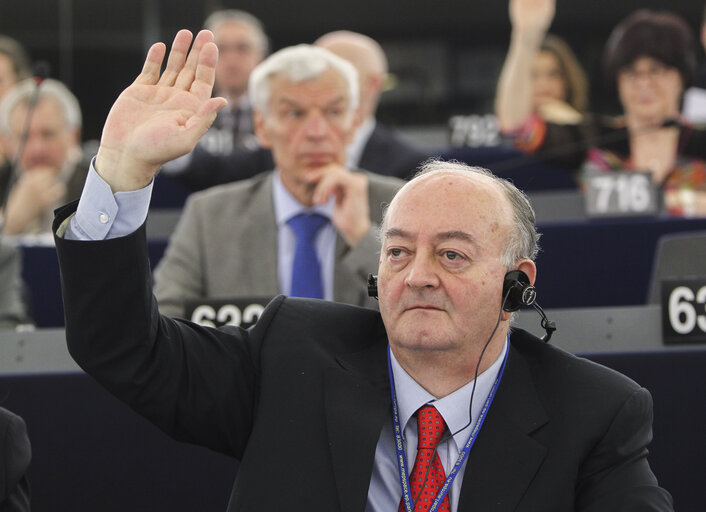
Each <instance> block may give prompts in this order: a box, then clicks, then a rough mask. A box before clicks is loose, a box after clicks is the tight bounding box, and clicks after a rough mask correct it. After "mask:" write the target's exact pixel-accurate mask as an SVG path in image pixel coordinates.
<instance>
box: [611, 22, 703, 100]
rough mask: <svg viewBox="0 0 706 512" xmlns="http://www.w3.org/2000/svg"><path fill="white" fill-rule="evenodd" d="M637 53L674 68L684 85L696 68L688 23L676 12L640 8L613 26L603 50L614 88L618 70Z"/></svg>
mask: <svg viewBox="0 0 706 512" xmlns="http://www.w3.org/2000/svg"><path fill="white" fill-rule="evenodd" d="M640 57H650V58H652V59H655V60H657V61H659V62H661V63H662V64H664V65H665V66H668V67H671V68H675V69H676V70H677V71H678V72H679V75H680V76H681V80H682V85H683V87H684V89H686V88H687V87H689V85H691V80H692V77H693V74H694V69H695V68H696V47H695V43H694V37H693V35H692V33H691V28H690V27H689V25H688V24H687V23H686V22H685V21H684V20H683V19H682V18H680V17H679V16H677V15H676V14H672V13H670V12H666V11H650V10H648V9H640V10H638V11H635V12H634V13H632V14H630V15H629V16H628V17H627V18H625V19H624V20H623V21H621V22H620V23H618V25H617V26H616V27H615V28H614V29H613V32H612V33H611V34H610V37H609V38H608V42H607V43H606V47H605V52H604V54H603V69H604V73H605V78H606V83H607V85H608V86H609V88H610V89H611V90H614V89H615V87H616V84H617V80H618V73H619V72H620V71H621V70H622V69H624V68H626V67H629V66H631V65H632V64H633V63H634V62H635V61H636V60H637V59H639V58H640Z"/></svg>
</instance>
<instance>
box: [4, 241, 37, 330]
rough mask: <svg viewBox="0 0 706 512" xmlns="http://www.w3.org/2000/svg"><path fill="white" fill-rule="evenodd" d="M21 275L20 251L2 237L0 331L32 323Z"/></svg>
mask: <svg viewBox="0 0 706 512" xmlns="http://www.w3.org/2000/svg"><path fill="white" fill-rule="evenodd" d="M21 275H22V272H21V261H20V253H19V250H18V249H17V247H14V246H12V245H10V244H8V243H7V242H5V241H4V240H3V239H2V237H1V236H0V330H3V329H15V328H16V327H18V326H20V325H26V324H28V323H30V322H29V317H28V316H27V308H26V306H25V302H24V300H23V297H24V283H23V282H22V277H21Z"/></svg>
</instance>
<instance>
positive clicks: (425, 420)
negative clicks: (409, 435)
mask: <svg viewBox="0 0 706 512" xmlns="http://www.w3.org/2000/svg"><path fill="white" fill-rule="evenodd" d="M417 426H418V432H419V441H418V442H417V458H416V459H415V460H414V468H412V474H411V475H410V477H409V487H410V490H411V493H412V501H413V502H414V512H425V511H427V510H429V507H431V504H432V503H433V502H434V498H436V495H437V494H438V493H439V489H441V486H442V485H444V482H445V481H446V473H445V472H444V467H443V466H442V465H441V459H440V458H439V454H438V453H436V446H437V445H438V444H439V440H440V439H441V436H442V435H443V434H444V432H445V431H446V423H445V422H444V418H442V417H441V414H439V411H437V410H436V407H434V406H433V405H425V406H423V407H421V408H420V409H419V410H418V411H417ZM430 466H431V467H430ZM439 510H441V511H444V512H449V511H450V510H451V508H450V506H449V495H448V494H447V495H446V496H445V497H444V501H442V502H441V506H440V507H439ZM398 512H404V498H403V499H402V500H400V506H399V509H398Z"/></svg>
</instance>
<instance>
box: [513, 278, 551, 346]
mask: <svg viewBox="0 0 706 512" xmlns="http://www.w3.org/2000/svg"><path fill="white" fill-rule="evenodd" d="M522 306H532V307H533V308H534V309H535V310H536V311H537V313H539V316H541V317H542V321H541V324H542V328H543V329H544V330H545V332H546V334H545V335H544V336H542V341H543V342H545V343H548V342H549V340H550V339H551V337H552V334H554V331H556V324H555V323H554V322H552V321H551V320H549V319H548V318H547V315H546V314H545V313H544V310H543V309H542V307H541V306H540V305H539V304H537V290H536V289H535V288H534V286H532V285H531V284H530V280H529V277H527V274H525V273H524V272H522V270H511V271H509V272H508V273H507V274H505V280H504V281H503V303H502V307H503V311H508V312H513V311H517V310H518V309H520V308H521V307H522Z"/></svg>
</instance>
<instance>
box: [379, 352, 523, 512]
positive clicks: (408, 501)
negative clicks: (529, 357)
mask: <svg viewBox="0 0 706 512" xmlns="http://www.w3.org/2000/svg"><path fill="white" fill-rule="evenodd" d="M509 351H510V350H509V347H508V348H507V350H505V357H504V358H503V363H502V366H501V367H500V371H498V376H497V377H496V378H495V382H494V383H493V387H492V388H491V389H490V393H489V394H488V398H486V400H485V403H484V404H483V408H482V409H481V411H480V415H479V416H478V421H476V423H475V425H474V426H473V430H472V431H471V435H470V436H469V438H468V442H466V446H464V448H463V450H461V452H460V453H459V454H458V459H456V463H455V464H454V466H453V468H452V469H451V471H450V472H449V476H448V477H446V481H445V482H444V485H442V486H441V489H439V493H438V494H437V495H436V498H435V499H434V501H433V503H432V504H431V506H430V507H429V512H436V511H437V510H438V509H439V507H440V506H441V502H442V501H444V498H445V497H446V495H447V494H448V492H449V489H450V488H451V484H452V483H453V481H454V479H455V478H456V475H458V472H459V470H460V469H461V466H463V463H464V462H465V461H466V458H467V457H468V454H469V453H471V448H472V447H473V444H474V443H475V442H476V437H478V432H480V429H481V427H482V426H483V422H484V421H485V417H486V415H487V414H488V409H490V405H491V404H492V403H493V398H495V393H496V391H497V390H498V385H499V384H500V379H501V378H502V376H503V372H504V371H505V364H506V363H507V355H508V352H509ZM387 371H388V373H389V375H390V389H391V392H392V423H393V425H392V426H393V434H394V436H395V448H396V450H397V467H398V470H399V475H400V485H401V486H402V501H403V503H404V508H405V511H406V512H413V510H414V503H413V502H412V496H411V495H410V492H409V469H408V468H407V453H406V451H405V449H404V443H403V441H402V426H401V424H400V416H399V410H398V407H397V393H396V392H395V378H394V376H393V374H392V360H391V356H390V347H389V346H388V347H387Z"/></svg>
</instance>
